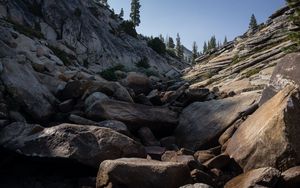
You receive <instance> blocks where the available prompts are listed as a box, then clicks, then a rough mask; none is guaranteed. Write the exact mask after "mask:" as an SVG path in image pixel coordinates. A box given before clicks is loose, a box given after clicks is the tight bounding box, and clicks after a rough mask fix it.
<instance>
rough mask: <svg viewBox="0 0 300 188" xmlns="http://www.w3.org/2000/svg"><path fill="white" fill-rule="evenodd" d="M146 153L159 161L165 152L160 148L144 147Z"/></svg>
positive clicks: (164, 149)
mask: <svg viewBox="0 0 300 188" xmlns="http://www.w3.org/2000/svg"><path fill="white" fill-rule="evenodd" d="M145 149H146V153H147V154H148V155H149V156H150V157H151V159H154V160H159V161H160V160H161V157H162V155H163V154H164V153H165V152H166V148H164V147H160V146H147V147H145Z"/></svg>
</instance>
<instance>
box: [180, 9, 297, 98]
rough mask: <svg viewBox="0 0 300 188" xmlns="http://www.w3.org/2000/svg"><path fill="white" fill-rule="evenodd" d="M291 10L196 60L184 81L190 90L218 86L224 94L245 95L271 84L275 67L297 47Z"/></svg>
mask: <svg viewBox="0 0 300 188" xmlns="http://www.w3.org/2000/svg"><path fill="white" fill-rule="evenodd" d="M291 14H292V11H291V10H290V9H289V8H288V7H284V8H282V9H280V10H278V11H277V12H275V13H274V14H273V15H271V16H270V17H269V20H268V21H267V22H266V23H264V24H261V25H259V27H258V28H257V29H256V30H249V31H248V32H247V33H245V34H244V35H243V36H240V37H237V38H236V39H235V40H234V41H231V42H229V43H228V44H227V45H225V46H223V47H222V48H220V49H217V50H213V51H211V52H210V53H208V54H205V55H203V56H201V57H199V58H198V59H197V65H196V66H194V67H192V68H190V69H187V70H186V73H185V76H184V79H185V80H188V81H189V82H191V83H192V86H191V87H209V88H213V87H218V89H219V90H220V91H221V92H225V93H230V92H235V93H237V94H238V93H242V92H244V91H252V90H262V89H264V87H265V86H266V85H267V84H268V82H269V80H270V77H271V75H272V72H273V70H274V67H275V65H276V64H277V63H278V62H279V61H280V59H281V58H283V57H284V56H285V55H286V53H287V52H288V49H289V48H291V47H292V46H293V45H294V44H293V42H292V41H290V40H289V37H288V34H289V31H290V30H292V29H294V27H295V26H294V25H293V24H292V23H291V22H290V21H289V18H288V17H289V16H290V15H291Z"/></svg>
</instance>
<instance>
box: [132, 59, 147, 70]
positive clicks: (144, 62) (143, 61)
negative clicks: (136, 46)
mask: <svg viewBox="0 0 300 188" xmlns="http://www.w3.org/2000/svg"><path fill="white" fill-rule="evenodd" d="M135 66H136V67H139V68H144V69H148V68H150V65H149V60H148V58H147V57H143V58H142V59H141V60H140V61H139V62H137V63H136V64H135Z"/></svg>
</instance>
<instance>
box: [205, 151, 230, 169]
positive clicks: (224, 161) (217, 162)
mask: <svg viewBox="0 0 300 188" xmlns="http://www.w3.org/2000/svg"><path fill="white" fill-rule="evenodd" d="M229 163H230V158H229V156H228V155H226V154H221V155H218V156H216V157H213V158H212V159H209V160H208V161H206V162H205V163H204V165H205V166H207V168H209V169H213V168H217V169H222V168H223V167H225V166H227V165H228V164H229Z"/></svg>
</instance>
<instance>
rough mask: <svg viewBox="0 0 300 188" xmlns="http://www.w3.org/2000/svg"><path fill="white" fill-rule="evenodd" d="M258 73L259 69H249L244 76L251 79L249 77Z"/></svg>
mask: <svg viewBox="0 0 300 188" xmlns="http://www.w3.org/2000/svg"><path fill="white" fill-rule="evenodd" d="M259 72H260V69H258V68H256V69H251V70H249V71H248V72H246V73H245V76H246V77H247V78H249V77H251V76H253V75H255V74H258V73H259Z"/></svg>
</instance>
